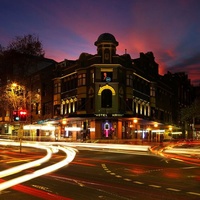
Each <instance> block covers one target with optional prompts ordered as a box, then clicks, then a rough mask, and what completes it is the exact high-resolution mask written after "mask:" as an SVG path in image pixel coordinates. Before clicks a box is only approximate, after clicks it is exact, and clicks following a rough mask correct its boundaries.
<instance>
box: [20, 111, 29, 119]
mask: <svg viewBox="0 0 200 200" xmlns="http://www.w3.org/2000/svg"><path fill="white" fill-rule="evenodd" d="M26 116H27V111H26V110H19V121H26Z"/></svg>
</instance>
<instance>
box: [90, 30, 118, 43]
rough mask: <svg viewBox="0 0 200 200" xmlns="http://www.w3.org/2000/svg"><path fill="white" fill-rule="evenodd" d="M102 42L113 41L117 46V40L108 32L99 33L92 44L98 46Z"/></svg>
mask: <svg viewBox="0 0 200 200" xmlns="http://www.w3.org/2000/svg"><path fill="white" fill-rule="evenodd" d="M103 42H106V43H113V44H115V46H118V42H117V41H116V39H115V37H114V36H113V35H112V34H110V33H103V34H101V35H100V36H99V37H98V39H97V41H96V42H95V43H94V44H95V46H98V45H99V44H100V43H103Z"/></svg>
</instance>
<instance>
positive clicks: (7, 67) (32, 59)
mask: <svg viewBox="0 0 200 200" xmlns="http://www.w3.org/2000/svg"><path fill="white" fill-rule="evenodd" d="M1 52H2V53H1V59H0V80H1V83H2V84H4V85H5V84H7V83H8V81H10V82H17V83H19V84H22V85H23V84H24V83H23V79H24V78H26V77H27V76H28V75H30V73H31V72H32V71H33V69H35V68H36V66H37V63H38V62H39V60H40V59H41V58H44V54H45V53H44V50H43V47H42V43H41V42H40V40H39V38H38V37H37V36H35V35H31V34H28V35H24V36H23V37H21V36H17V37H16V38H15V39H14V40H13V41H11V42H10V43H9V45H8V46H7V47H6V48H2V51H1Z"/></svg>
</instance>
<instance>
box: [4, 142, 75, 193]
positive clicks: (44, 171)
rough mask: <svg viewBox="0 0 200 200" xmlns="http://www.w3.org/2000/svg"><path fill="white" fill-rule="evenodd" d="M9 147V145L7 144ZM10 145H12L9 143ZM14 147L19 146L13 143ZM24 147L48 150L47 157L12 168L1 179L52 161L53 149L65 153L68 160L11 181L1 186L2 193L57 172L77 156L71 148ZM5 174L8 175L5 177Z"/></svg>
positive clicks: (28, 145) (5, 171)
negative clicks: (20, 184)
mask: <svg viewBox="0 0 200 200" xmlns="http://www.w3.org/2000/svg"><path fill="white" fill-rule="evenodd" d="M1 144H2V143H1ZM4 145H6V144H5V143H4ZM7 145H8V143H7ZM9 145H12V144H11V143H9ZM13 145H14V146H17V144H15V143H13ZM23 146H27V147H34V148H41V149H46V150H47V155H46V156H45V157H43V158H41V159H39V160H36V161H33V162H30V163H27V164H23V165H19V166H16V167H13V168H10V169H8V170H4V171H1V172H0V174H1V177H5V176H8V175H10V174H14V173H17V172H19V171H22V170H24V169H28V168H31V167H34V166H37V165H40V164H41V163H43V162H45V161H48V160H49V159H50V157H51V155H52V151H51V149H52V148H53V149H54V148H55V149H56V150H60V151H63V152H65V154H66V158H65V159H63V160H62V161H60V162H58V163H55V164H53V165H50V166H48V167H45V168H42V169H39V170H37V171H35V172H33V173H31V174H26V175H23V176H20V177H17V178H14V179H11V180H9V181H6V182H3V183H1V184H0V191H2V190H5V189H7V188H9V187H12V186H14V185H17V184H19V183H23V182H26V181H28V180H31V179H34V178H36V177H39V176H42V175H44V174H47V173H50V172H52V171H55V170H57V169H59V168H61V167H63V166H65V165H68V164H69V163H70V162H71V161H72V160H73V159H74V157H75V155H76V151H75V150H74V149H73V148H70V147H66V148H64V147H61V146H57V147H53V146H49V147H47V146H46V147H45V146H42V145H38V144H37V145H36V144H23ZM3 173H6V174H5V175H4V174H3Z"/></svg>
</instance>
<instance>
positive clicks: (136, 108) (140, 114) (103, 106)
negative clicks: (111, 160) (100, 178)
mask: <svg viewBox="0 0 200 200" xmlns="http://www.w3.org/2000/svg"><path fill="white" fill-rule="evenodd" d="M94 44H95V45H96V46H97V54H95V55H91V54H88V53H82V54H81V55H80V57H79V59H77V60H74V61H72V60H64V61H62V62H60V63H58V65H57V68H56V71H57V74H58V76H57V77H56V78H55V79H54V117H62V118H63V122H64V124H63V125H62V133H61V135H62V136H64V137H71V138H73V139H75V140H76V139H84V138H90V139H93V140H94V139H102V138H110V139H111V138H119V139H148V140H155V141H158V140H160V139H161V137H160V136H163V134H164V133H165V131H164V130H166V129H167V130H168V129H169V128H170V127H171V126H172V125H173V118H172V111H173V106H172V104H173V98H174V94H173V91H172V88H171V87H170V85H169V84H168V83H167V81H165V80H164V79H163V77H162V76H160V75H159V74H158V64H157V63H156V62H155V58H154V55H153V53H152V52H148V53H140V57H139V58H137V59H132V58H131V56H130V55H129V54H127V53H125V54H124V55H118V54H117V53H116V49H117V46H118V42H117V41H116V39H115V37H114V36H113V35H112V34H110V33H103V34H101V35H100V36H99V37H98V39H97V41H96V42H95V43H94Z"/></svg>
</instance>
